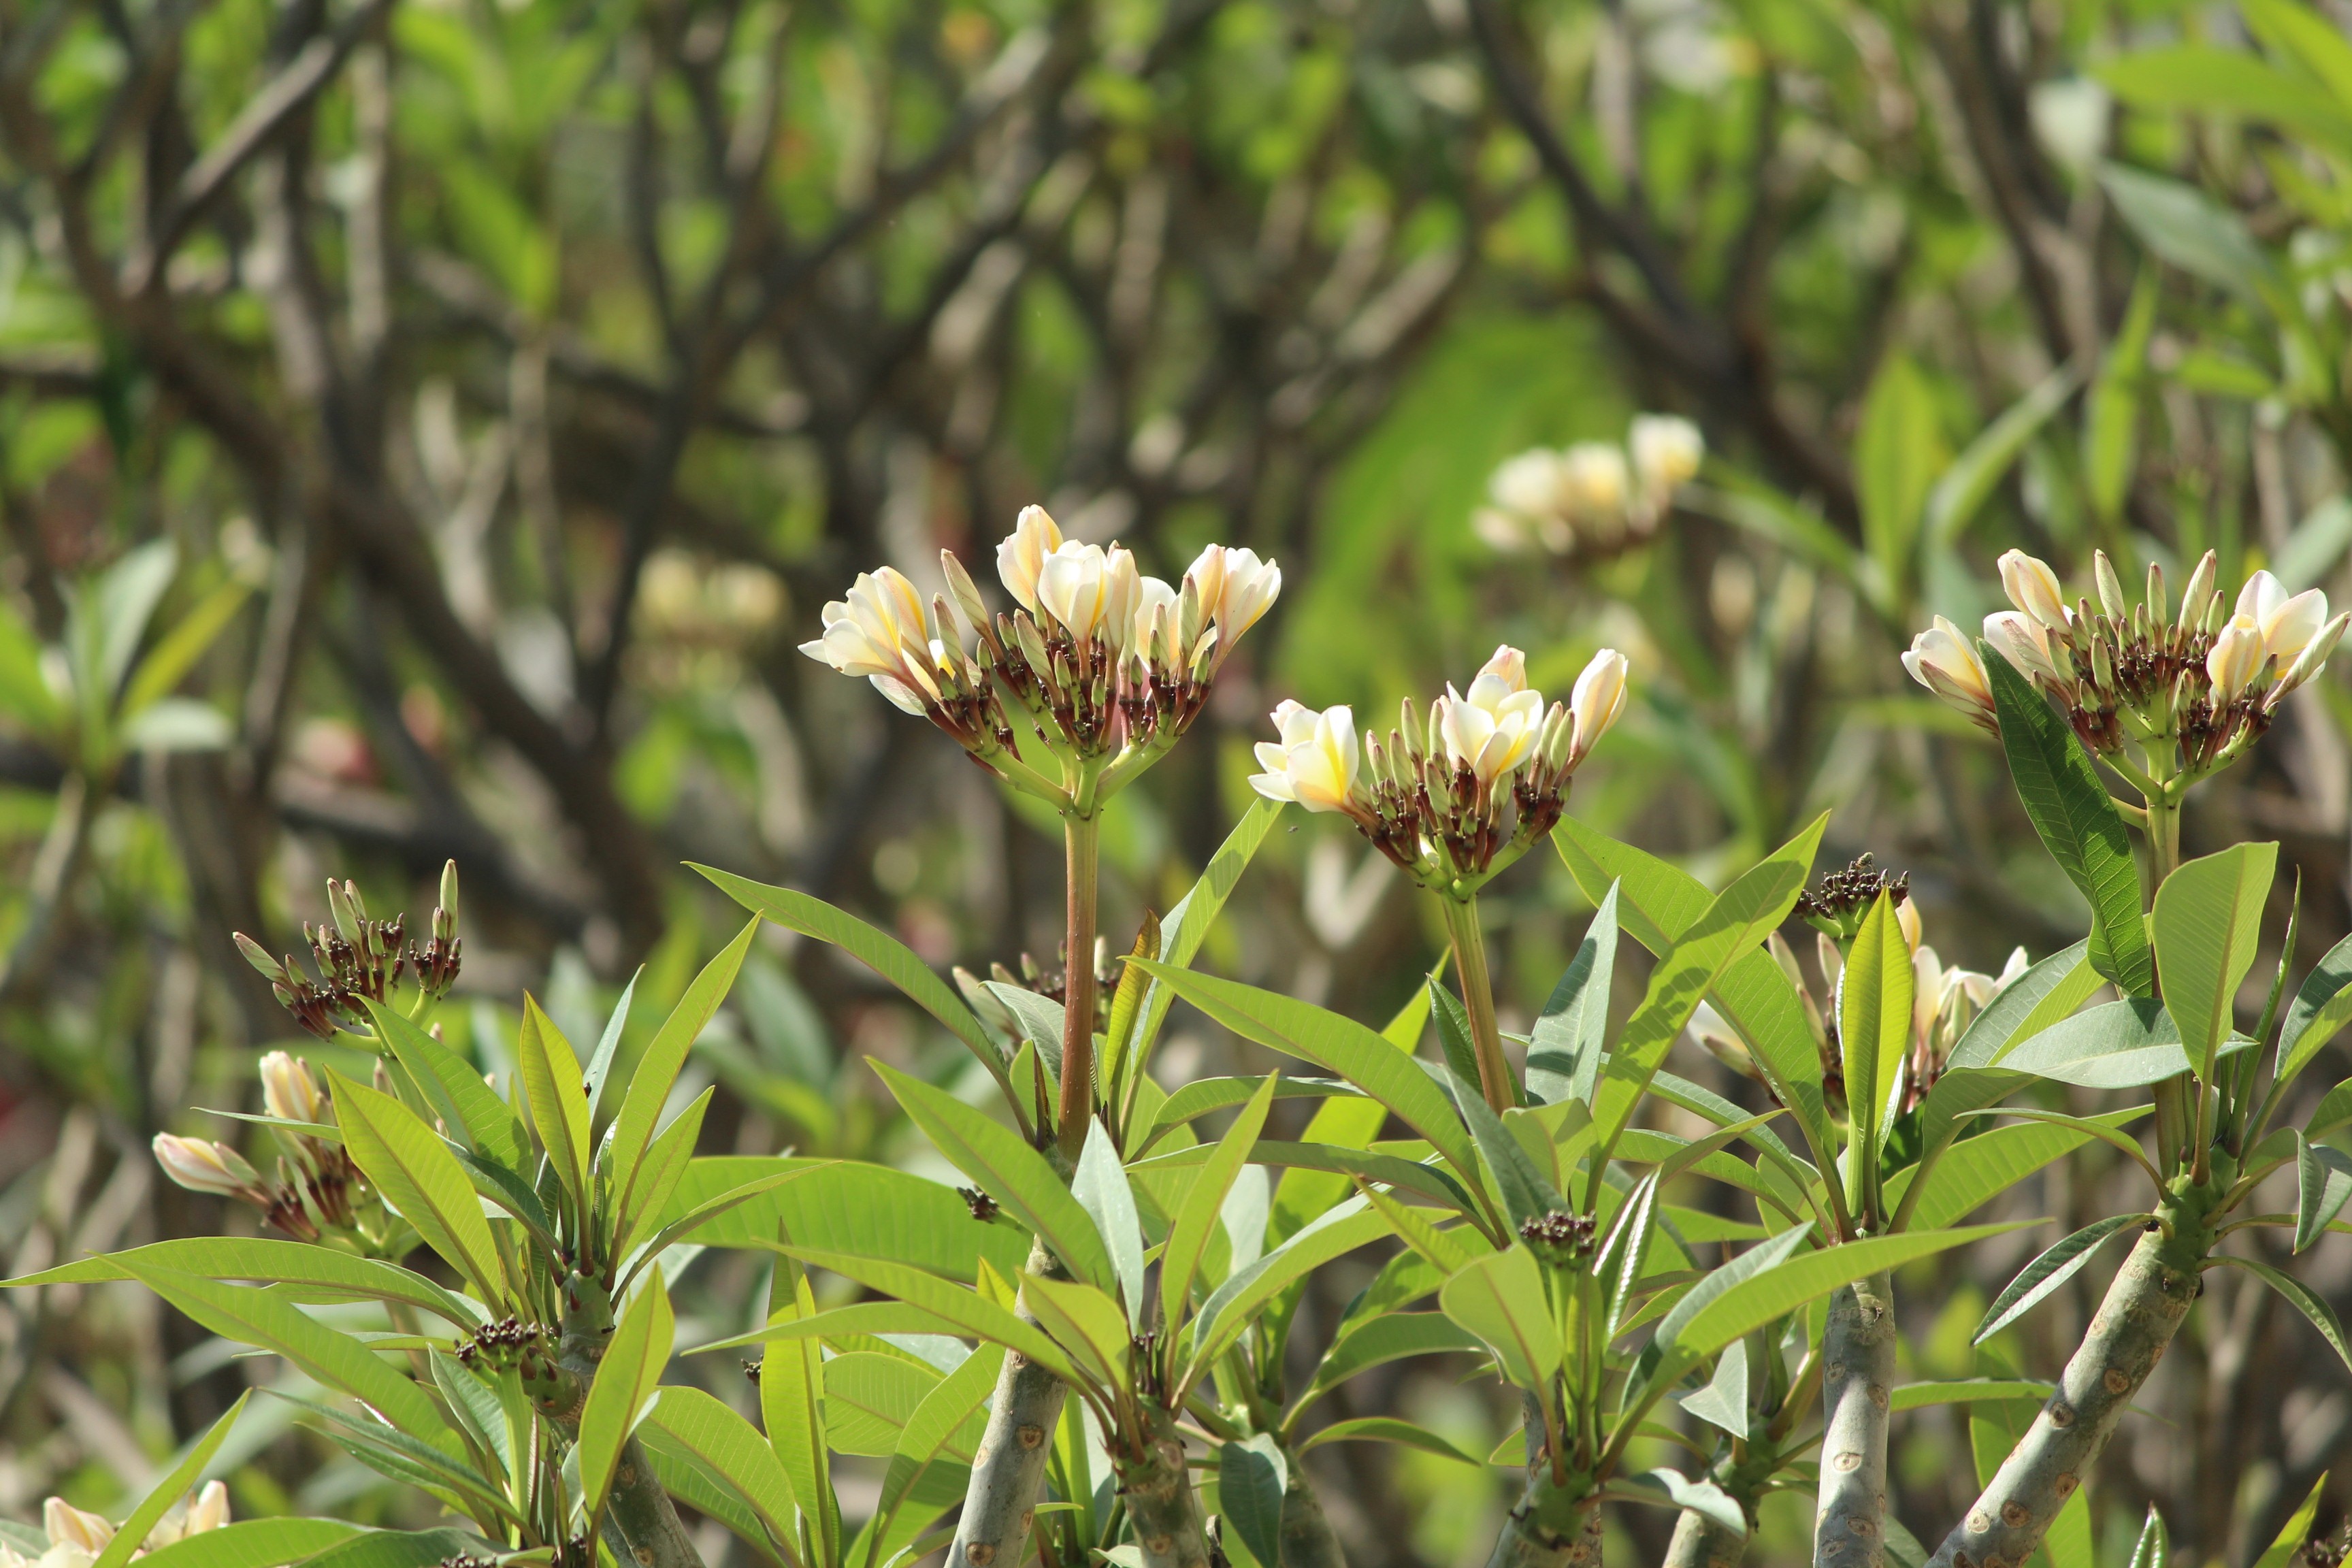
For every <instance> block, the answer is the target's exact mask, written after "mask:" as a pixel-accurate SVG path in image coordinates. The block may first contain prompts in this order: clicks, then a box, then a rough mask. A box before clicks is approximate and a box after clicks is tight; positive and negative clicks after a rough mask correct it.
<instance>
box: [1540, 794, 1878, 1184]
mask: <svg viewBox="0 0 2352 1568" xmlns="http://www.w3.org/2000/svg"><path fill="white" fill-rule="evenodd" d="M1552 843H1553V845H1554V847H1556V848H1557V849H1558V851H1559V857H1560V859H1561V860H1562V862H1564V863H1565V864H1566V865H1567V867H1568V868H1569V871H1570V874H1571V875H1572V876H1574V877H1575V879H1576V882H1577V886H1578V887H1579V888H1580V889H1583V891H1584V893H1585V896H1586V897H1588V898H1592V899H1599V898H1601V897H1602V896H1603V895H1604V893H1605V891H1606V890H1607V889H1609V888H1610V886H1611V885H1612V883H1622V891H1623V895H1624V902H1623V904H1622V906H1621V909H1620V911H1619V913H1620V918H1621V919H1622V921H1623V922H1624V929H1625V930H1627V931H1631V932H1633V938H1634V940H1635V941H1637V942H1641V943H1642V945H1643V946H1644V947H1646V948H1648V949H1649V950H1650V951H1651V952H1654V953H1658V954H1661V955H1663V954H1664V952H1665V951H1666V950H1667V949H1668V948H1670V947H1672V946H1673V945H1674V944H1675V942H1679V941H1680V940H1681V939H1682V937H1683V935H1684V933H1685V932H1686V931H1689V930H1690V928H1691V925H1692V924H1693V922H1695V921H1697V920H1698V918H1699V917H1700V916H1701V915H1703V914H1705V913H1706V910H1707V907H1708V905H1709V904H1710V903H1711V902H1712V900H1711V898H1710V896H1709V895H1708V893H1707V890H1706V886H1705V885H1704V884H1703V883H1701V882H1700V881H1699V880H1698V879H1697V878H1696V877H1693V876H1691V875H1690V874H1689V873H1688V872H1686V871H1684V870H1682V869H1680V868H1677V867H1674V866H1670V865H1668V864H1666V862H1664V861H1663V860H1661V859H1659V858H1656V857H1655V856H1654V855H1648V854H1644V853H1643V851H1641V850H1639V849H1636V848H1634V847H1632V846H1631V845H1627V844H1620V843H1618V842H1617V841H1616V840H1615V839H1612V838H1611V837H1607V836H1606V835H1605V834H1601V833H1596V832H1594V831H1593V830H1592V829H1591V828H1589V827H1587V826H1584V825H1583V824H1582V823H1580V822H1579V821H1578V820H1577V819H1576V818H1574V817H1572V816H1570V817H1563V818H1561V819H1560V823H1559V826H1558V827H1557V828H1555V829H1553V831H1552ZM1713 1001H1714V1003H1715V1006H1716V1010H1717V1012H1719V1013H1721V1014H1722V1015H1723V1016H1724V1019H1725V1021H1726V1022H1727V1023H1729V1024H1730V1025H1731V1026H1732V1028H1733V1029H1734V1030H1735V1031H1736V1032H1737V1033H1738V1036H1739V1037H1740V1038H1741V1040H1743V1041H1744V1042H1746V1044H1747V1046H1748V1049H1749V1051H1750V1052H1751V1053H1752V1054H1753V1056H1754V1058H1755V1059H1756V1064H1757V1066H1758V1068H1759V1069H1760V1070H1761V1071H1762V1072H1763V1073H1764V1076H1765V1079H1766V1081H1767V1083H1768V1084H1769V1086H1770V1088H1771V1090H1772V1093H1773V1096H1774V1097H1775V1098H1776V1099H1778V1100H1780V1103H1781V1104H1783V1105H1785V1106H1787V1107H1788V1108H1789V1109H1790V1110H1791V1111H1792V1112H1793V1113H1794V1114H1795V1115H1796V1117H1797V1121H1798V1125H1799V1126H1800V1127H1801V1129H1802V1131H1803V1133H1804V1136H1805V1140H1806V1142H1808V1143H1809V1144H1810V1145H1811V1147H1812V1150H1813V1152H1814V1155H1815V1158H1816V1159H1817V1160H1819V1161H1821V1162H1822V1163H1827V1162H1828V1161H1829V1160H1830V1159H1831V1157H1832V1155H1833V1154H1834V1152H1835V1150H1836V1147H1837V1143H1836V1140H1835V1135H1834V1133H1833V1132H1832V1129H1831V1126H1830V1119H1829V1111H1828V1109H1827V1107H1826V1106H1825V1105H1824V1104H1823V1103H1822V1088H1821V1080H1822V1063H1821V1055H1820V1053H1819V1052H1818V1051H1817V1050H1816V1049H1815V1048H1814V1046H1813V1036H1812V1030H1811V1026H1810V1025H1809V1024H1808V1023H1807V1022H1806V1019H1805V1011H1804V1004H1803V1003H1802V1002H1801V1001H1800V1000H1799V999H1798V996H1797V994H1796V991H1795V990H1794V988H1792V987H1791V986H1790V984H1789V978H1788V976H1787V975H1785V974H1783V973H1780V965H1779V964H1778V963H1774V962H1773V961H1772V955H1771V954H1770V953H1769V952H1766V951H1764V950H1763V949H1762V948H1760V947H1759V948H1756V949H1753V950H1751V951H1749V952H1745V953H1742V954H1741V955H1740V956H1739V957H1738V958H1736V959H1734V960H1733V961H1732V964H1731V967H1730V968H1729V969H1727V970H1726V971H1725V972H1724V973H1723V976H1722V978H1721V979H1720V980H1718V981H1717V983H1716V988H1715V992H1714V995H1713ZM1654 1082H1655V1080H1654Z"/></svg>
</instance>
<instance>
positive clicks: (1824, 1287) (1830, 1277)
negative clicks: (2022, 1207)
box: [1658, 1222, 2030, 1364]
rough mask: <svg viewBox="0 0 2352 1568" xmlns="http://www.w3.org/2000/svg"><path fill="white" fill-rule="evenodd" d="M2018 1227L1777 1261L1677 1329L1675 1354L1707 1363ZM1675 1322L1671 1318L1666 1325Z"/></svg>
mask: <svg viewBox="0 0 2352 1568" xmlns="http://www.w3.org/2000/svg"><path fill="white" fill-rule="evenodd" d="M2028 1223H2030V1222H2028ZM2017 1228H2018V1226H2016V1225H1976V1226H1963V1227H1961V1228H1959V1229H1956V1230H1928V1231H1908V1232H1906V1233H1904V1234H1903V1235H1900V1236H1874V1237H1864V1238H1863V1239H1862V1240H1860V1241H1847V1242H1841V1243H1839V1244H1838V1245H1837V1246H1835V1247H1823V1248H1822V1249H1821V1250H1820V1251H1817V1252H1807V1253H1801V1254H1799V1255H1798V1256H1796V1257H1794V1258H1788V1259H1787V1260H1786V1261H1781V1262H1775V1263H1773V1264H1771V1265H1770V1266H1769V1267H1768V1268H1761V1269H1759V1270H1757V1271H1756V1272H1755V1273H1754V1274H1752V1275H1750V1276H1748V1278H1746V1279H1740V1280H1738V1281H1737V1282H1736V1283H1734V1284H1733V1285H1732V1286H1731V1287H1730V1288H1729V1289H1726V1290H1723V1291H1721V1292H1720V1293H1718V1294H1717V1295H1715V1296H1714V1297H1713V1298H1712V1299H1710V1300H1707V1301H1706V1303H1705V1304H1704V1305H1702V1306H1701V1307H1700V1308H1699V1309H1698V1310H1696V1311H1695V1312H1693V1313H1692V1314H1691V1315H1690V1316H1689V1317H1688V1318H1686V1319H1685V1320H1684V1321H1682V1322H1680V1323H1679V1324H1675V1325H1674V1326H1675V1332H1674V1335H1673V1338H1672V1340H1671V1346H1672V1351H1673V1353H1674V1355H1675V1357H1677V1358H1681V1359H1683V1360H1684V1362H1685V1364H1689V1363H1696V1362H1697V1361H1700V1360H1704V1359H1705V1358H1706V1357H1707V1356H1709V1355H1712V1354H1713V1353H1715V1352H1717V1351H1718V1350H1721V1349H1722V1348H1723V1347H1724V1346H1725V1345H1727V1344H1729V1343H1730V1342H1732V1341H1734V1340H1736V1339H1738V1338H1739V1337H1740V1336H1741V1335H1742V1334H1745V1333H1748V1331H1751V1330H1755V1329H1760V1328H1762V1327H1763V1326H1764V1325H1765V1324H1767V1323H1769V1322H1770V1321H1772V1320H1773V1319H1775V1318H1778V1317H1781V1316H1784V1315H1785V1314H1787V1313H1789V1312H1790V1311H1793V1310H1796V1309H1797V1308H1799V1307H1801V1306H1803V1305H1805V1304H1806V1303H1807V1302H1809V1301H1811V1300H1816V1299H1817V1298H1819V1297H1822V1296H1826V1295H1828V1294H1829V1293H1830V1292H1831V1291H1832V1290H1834V1289H1837V1288H1838V1287H1839V1286H1841V1285H1850V1284H1852V1283H1853V1281H1854V1280H1856V1279H1862V1278H1863V1277H1864V1276H1865V1275H1869V1274H1880V1273H1884V1272H1885V1271H1886V1270H1888V1269H1892V1268H1901V1267H1903V1266H1904V1265H1905V1264H1906V1263H1913V1262H1916V1261H1917V1260H1918V1259H1920V1258H1930V1257H1933V1256H1934V1255H1935V1254H1937V1253H1938V1252H1944V1251H1948V1250H1949V1249H1950V1248H1952V1247H1965V1246H1967V1245H1968V1244H1969V1242H1972V1241H1981V1240H1983V1239H1984V1238H1985V1237H1989V1236H2000V1235H2002V1234H2003V1233H2005V1232H2008V1231H2012V1230H2015V1229H2017ZM1770 1245H1771V1244H1770V1243H1769V1242H1768V1243H1766V1244H1765V1247H1759V1248H1758V1249H1757V1250H1758V1251H1759V1252H1761V1251H1763V1250H1765V1249H1766V1247H1769V1246H1770ZM1743 1256H1752V1254H1751V1255H1743ZM1726 1267H1729V1266H1728V1265H1727V1266H1726ZM1673 1321H1674V1320H1673V1316H1672V1315H1671V1314H1670V1315H1669V1316H1668V1318H1667V1323H1673ZM1658 1333H1659V1337H1660V1338H1661V1339H1664V1338H1666V1325H1665V1324H1661V1325H1660V1327H1659V1331H1658Z"/></svg>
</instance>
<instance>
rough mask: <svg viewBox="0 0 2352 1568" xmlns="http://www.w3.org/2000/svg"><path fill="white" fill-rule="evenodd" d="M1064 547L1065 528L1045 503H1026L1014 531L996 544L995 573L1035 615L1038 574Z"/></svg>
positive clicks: (1007, 589)
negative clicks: (1054, 553)
mask: <svg viewBox="0 0 2352 1568" xmlns="http://www.w3.org/2000/svg"><path fill="white" fill-rule="evenodd" d="M1061 547H1062V531H1061V529H1060V528H1058V527H1056V526H1055V522H1054V520H1053V518H1052V517H1050V516H1048V515H1047V514H1046V511H1045V508H1044V507H1042V506H1024V507H1023V508H1022V509H1021V515H1020V517H1019V518H1018V519H1016V520H1015V521H1014V522H1013V531H1012V532H1011V533H1010V534H1008V535H1006V536H1005V539H1004V541H1003V542H1002V543H1000V544H999V545H997V547H996V574H997V575H998V576H999V577H1001V578H1003V581H1004V587H1005V591H1006V592H1008V593H1010V594H1011V595H1013V597H1014V598H1015V599H1018V600H1019V601H1020V602H1021V607H1022V608H1023V609H1024V610H1027V611H1028V612H1029V613H1030V614H1032V615H1034V614H1036V613H1037V574H1038V572H1039V571H1040V570H1042V569H1043V567H1044V566H1045V557H1046V556H1048V555H1051V554H1052V553H1053V552H1055V551H1056V550H1059V549H1060V548H1061Z"/></svg>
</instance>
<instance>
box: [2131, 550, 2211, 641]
mask: <svg viewBox="0 0 2352 1568" xmlns="http://www.w3.org/2000/svg"><path fill="white" fill-rule="evenodd" d="M2219 559H2220V558H2219V557H2217V556H2216V555H2215V554H2214V553H2213V552H2211V551H2210V550H2209V551H2207V552H2205V553H2204V554H2203V555H2200V556H2199V557H2198V559H2197V564H2196V565H2195V566H2194V567H2193V568H2191V569H2190V571H2189V582H2188V584H2187V585H2186V586H2184V587H2183V588H2182V589H2181V590H2180V624H2181V625H2182V626H2195V625H2197V624H2198V623H2199V622H2200V621H2202V620H2203V619H2204V618H2205V611H2206V609H2207V608H2208V606H2209V605H2210V604H2211V601H2212V597H2213V578H2214V574H2216V573H2217V572H2218V571H2219V570H2220V565H2219ZM2148 571H2149V572H2150V573H2151V574H2153V573H2154V572H2155V571H2156V567H2155V566H2154V565H2150V566H2149V568H2148ZM2149 581H2150V583H2151V584H2154V583H2156V582H2158V581H2159V579H2158V578H2156V577H2154V576H2151V577H2150V579H2149ZM2149 608H2150V610H2151V612H2152V613H2154V614H2155V615H2157V616H2158V618H2159V619H2161V618H2162V616H2163V609H2162V606H2161V605H2158V603H2157V602H2156V601H2155V600H2154V599H2153V598H2151V599H2150V601H2149Z"/></svg>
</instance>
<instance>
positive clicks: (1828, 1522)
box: [1813, 1274, 2014, 1568]
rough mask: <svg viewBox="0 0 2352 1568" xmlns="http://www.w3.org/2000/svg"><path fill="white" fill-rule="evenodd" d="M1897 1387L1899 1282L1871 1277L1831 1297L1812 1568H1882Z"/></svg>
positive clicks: (1882, 1276)
mask: <svg viewBox="0 0 2352 1568" xmlns="http://www.w3.org/2000/svg"><path fill="white" fill-rule="evenodd" d="M1894 1388H1895V1289H1894V1281H1893V1280H1892V1279H1890V1278H1889V1277H1888V1276H1887V1275H1885V1274H1873V1275H1870V1276H1868V1277H1867V1278H1865V1279H1858V1280H1856V1281H1855V1282H1854V1283H1853V1284H1851V1285H1842V1286H1840V1287H1839V1288H1838V1289H1837V1291H1836V1293H1835V1294H1833V1295H1832V1296H1831V1297H1830V1312H1829V1323H1828V1326H1827V1327H1826V1328H1824V1329H1823V1331H1822V1422H1823V1426H1822V1481H1821V1501H1820V1507H1819V1508H1818V1509H1817V1510H1815V1512H1814V1515H1813V1563H1814V1568H1879V1564H1880V1563H1884V1562H1885V1556H1886V1427H1887V1410H1888V1402H1889V1401H1890V1400H1891V1399H1892V1397H1893V1394H1894ZM2012 1561H2014V1560H2013V1559H2012Z"/></svg>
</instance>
